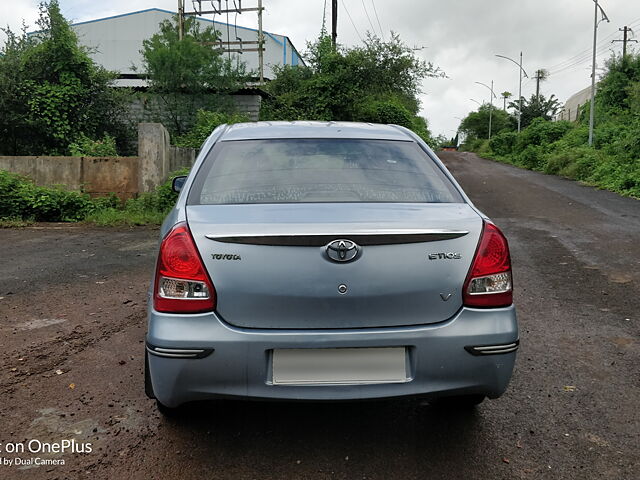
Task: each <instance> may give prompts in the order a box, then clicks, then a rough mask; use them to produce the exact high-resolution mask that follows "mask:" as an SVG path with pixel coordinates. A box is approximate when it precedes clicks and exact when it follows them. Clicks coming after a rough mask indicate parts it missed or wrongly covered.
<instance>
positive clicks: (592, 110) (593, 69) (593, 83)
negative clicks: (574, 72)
mask: <svg viewBox="0 0 640 480" xmlns="http://www.w3.org/2000/svg"><path fill="white" fill-rule="evenodd" d="M593 3H595V7H594V14H593V59H592V63H591V106H590V107H589V146H590V147H591V146H592V145H593V123H594V119H595V109H596V41H597V39H598V23H600V22H601V21H602V20H606V21H607V22H608V21H609V17H607V14H606V13H604V10H603V9H602V7H601V6H600V5H598V0H593ZM598 10H600V13H601V14H602V18H601V19H600V21H598Z"/></svg>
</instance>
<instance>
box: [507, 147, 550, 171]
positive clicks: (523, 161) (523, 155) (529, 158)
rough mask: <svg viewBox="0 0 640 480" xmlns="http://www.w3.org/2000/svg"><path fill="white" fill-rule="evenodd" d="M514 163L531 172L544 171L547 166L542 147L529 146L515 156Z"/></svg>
mask: <svg viewBox="0 0 640 480" xmlns="http://www.w3.org/2000/svg"><path fill="white" fill-rule="evenodd" d="M514 160H515V161H514V163H515V164H516V165H519V166H521V167H524V168H529V169H531V170H542V168H543V167H544V164H545V152H544V149H543V148H542V147H541V146H540V145H527V147H526V148H525V149H524V150H522V151H521V152H520V153H518V154H517V155H515V157H514Z"/></svg>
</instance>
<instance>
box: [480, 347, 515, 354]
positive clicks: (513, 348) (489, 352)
mask: <svg viewBox="0 0 640 480" xmlns="http://www.w3.org/2000/svg"><path fill="white" fill-rule="evenodd" d="M516 350H518V347H511V348H505V349H502V350H485V351H482V352H480V353H481V354H482V355H493V354H494V353H511V352H515V351H516Z"/></svg>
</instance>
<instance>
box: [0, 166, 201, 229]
mask: <svg viewBox="0 0 640 480" xmlns="http://www.w3.org/2000/svg"><path fill="white" fill-rule="evenodd" d="M188 172H189V170H188V169H181V170H178V171H176V172H173V173H172V174H171V175H170V178H169V179H168V180H167V181H166V182H164V183H163V184H162V185H160V186H158V188H156V189H155V190H154V191H153V192H149V193H143V194H142V195H140V196H139V197H138V198H133V199H130V200H128V201H127V202H125V204H124V205H122V203H121V202H120V200H119V199H118V197H117V196H116V195H114V194H111V195H109V196H107V197H101V198H94V199H92V198H90V197H89V195H86V194H83V193H79V192H73V191H69V190H65V189H63V188H62V187H54V188H51V187H39V186H37V185H34V184H33V183H32V182H31V181H30V180H29V179H28V178H26V177H22V176H20V175H16V174H14V173H10V172H5V171H0V220H11V221H12V222H14V221H19V220H33V221H41V222H77V221H81V220H87V221H91V222H95V223H98V224H101V225H114V224H133V225H144V224H149V223H152V224H156V223H161V222H162V219H163V218H164V217H165V215H166V214H167V212H168V211H169V210H170V209H171V208H172V207H173V205H174V204H175V202H176V199H177V198H178V194H177V193H176V192H174V191H173V189H172V188H171V183H172V180H173V178H174V177H176V176H178V175H185V174H187V173H188Z"/></svg>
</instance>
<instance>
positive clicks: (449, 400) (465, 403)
mask: <svg viewBox="0 0 640 480" xmlns="http://www.w3.org/2000/svg"><path fill="white" fill-rule="evenodd" d="M484 399H485V396H484V395H457V396H453V397H442V398H438V399H437V400H435V401H433V402H431V404H432V405H434V406H435V407H438V408H444V409H455V410H469V409H472V408H475V407H477V406H478V405H480V404H481V403H482V402H483V401H484Z"/></svg>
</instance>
